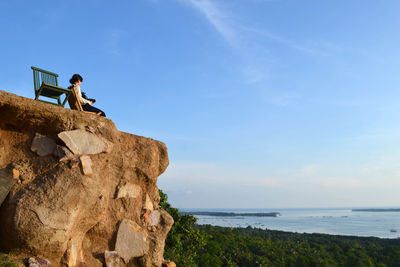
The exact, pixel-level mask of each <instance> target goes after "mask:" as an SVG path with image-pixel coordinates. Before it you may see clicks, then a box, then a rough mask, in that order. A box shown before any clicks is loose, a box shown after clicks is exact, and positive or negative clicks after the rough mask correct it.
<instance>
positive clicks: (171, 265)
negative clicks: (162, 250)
mask: <svg viewBox="0 0 400 267" xmlns="http://www.w3.org/2000/svg"><path fill="white" fill-rule="evenodd" d="M162 267H176V264H175V262H173V261H164V262H163V263H162Z"/></svg>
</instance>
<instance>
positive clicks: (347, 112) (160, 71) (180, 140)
mask: <svg viewBox="0 0 400 267" xmlns="http://www.w3.org/2000/svg"><path fill="white" fill-rule="evenodd" d="M399 14H400V2H399V1H395V0H387V1H372V0H350V1H334V0H327V1H320V0H304V1H298V0H241V1H239V0H229V1H227V0H226V1H225V0H135V1H105V0H87V1H75V0H72V1H62V2H61V1H40V0H39V1H28V0H24V1H22V0H13V1H11V0H3V1H0V32H1V36H2V37H1V42H0V51H1V52H0V53H1V71H0V90H5V91H8V92H13V93H16V94H18V95H22V96H26V97H31V98H32V97H33V81H32V71H31V69H30V66H37V67H40V68H44V69H47V70H50V71H53V72H56V73H59V74H60V80H59V81H60V84H61V85H63V86H68V80H69V78H70V77H71V75H72V74H74V73H80V74H81V75H82V76H83V78H84V81H83V84H82V89H83V91H85V92H86V93H87V94H88V95H89V96H90V97H93V98H96V99H97V103H96V106H97V107H99V108H101V109H103V110H104V111H105V112H106V114H107V116H108V117H109V118H110V119H112V120H113V121H114V122H115V124H116V125H117V127H118V129H120V130H121V131H126V132H130V133H133V134H137V135H142V136H146V137H151V138H154V139H157V140H160V141H163V142H165V143H166V145H167V147H168V149H169V156H170V166H169V168H168V169H167V171H166V172H165V174H163V175H162V176H161V177H160V178H159V182H158V185H159V187H160V188H161V189H163V190H164V191H165V192H166V193H168V195H169V199H170V202H171V203H172V204H173V205H174V206H176V207H179V208H209V207H213V208H235V207H238V208H283V207H338V206H398V205H400V204H399V203H400V194H398V188H400V126H399V117H400V105H399V100H400V91H399V84H400V75H398V71H399V69H400V56H399V53H398V48H399V47H400V37H399V34H398V29H399V28H400V16H399Z"/></svg>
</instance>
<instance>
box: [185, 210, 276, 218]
mask: <svg viewBox="0 0 400 267" xmlns="http://www.w3.org/2000/svg"><path fill="white" fill-rule="evenodd" d="M181 213H182V214H189V215H205V216H220V217H236V216H252V217H278V216H281V214H280V213H279V212H260V213H236V212H218V211H216V212H214V211H185V212H181Z"/></svg>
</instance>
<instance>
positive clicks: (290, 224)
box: [182, 208, 400, 238]
mask: <svg viewBox="0 0 400 267" xmlns="http://www.w3.org/2000/svg"><path fill="white" fill-rule="evenodd" d="M182 211H220V212H236V213H243V212H279V213H280V214H281V216H279V217H247V216H238V217H217V216H203V215H196V216H195V217H196V218H197V219H198V221H197V223H198V224H210V225H214V226H225V227H247V226H252V227H257V228H262V229H270V230H282V231H289V232H297V233H325V234H334V235H354V236H375V237H381V238H400V212H353V211H351V208H337V209H333V208H332V209H258V210H256V209H182ZM392 229H394V230H396V231H397V232H391V230H392Z"/></svg>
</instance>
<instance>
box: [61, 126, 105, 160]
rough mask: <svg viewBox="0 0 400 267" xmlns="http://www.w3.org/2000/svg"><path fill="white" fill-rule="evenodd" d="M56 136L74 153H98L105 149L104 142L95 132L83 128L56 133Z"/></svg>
mask: <svg viewBox="0 0 400 267" xmlns="http://www.w3.org/2000/svg"><path fill="white" fill-rule="evenodd" d="M58 137H59V138H60V139H61V140H62V141H63V142H64V143H65V145H66V146H67V147H68V148H69V149H70V150H71V151H72V153H74V154H75V155H82V154H89V155H92V154H98V153H102V152H104V151H106V150H107V146H106V144H105V143H104V142H103V140H101V139H100V138H99V137H97V136H96V135H95V134H92V133H89V132H86V131H85V130H81V129H79V130H73V131H65V132H61V133H59V134H58Z"/></svg>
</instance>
